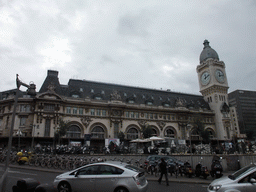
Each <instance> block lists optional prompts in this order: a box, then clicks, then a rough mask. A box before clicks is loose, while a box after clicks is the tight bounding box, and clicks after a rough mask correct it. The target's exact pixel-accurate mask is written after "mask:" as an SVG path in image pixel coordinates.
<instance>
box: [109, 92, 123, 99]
mask: <svg viewBox="0 0 256 192" xmlns="http://www.w3.org/2000/svg"><path fill="white" fill-rule="evenodd" d="M110 99H111V100H114V101H120V100H121V99H122V98H121V95H120V94H119V93H118V92H117V91H113V93H112V94H110Z"/></svg>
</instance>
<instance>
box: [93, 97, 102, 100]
mask: <svg viewBox="0 0 256 192" xmlns="http://www.w3.org/2000/svg"><path fill="white" fill-rule="evenodd" d="M94 99H96V100H101V99H102V98H101V97H100V96H96V97H94Z"/></svg>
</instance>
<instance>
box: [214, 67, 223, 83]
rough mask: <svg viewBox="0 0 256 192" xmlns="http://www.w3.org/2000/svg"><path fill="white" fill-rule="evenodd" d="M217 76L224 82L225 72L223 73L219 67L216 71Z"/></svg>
mask: <svg viewBox="0 0 256 192" xmlns="http://www.w3.org/2000/svg"><path fill="white" fill-rule="evenodd" d="M215 77H216V79H217V81H219V82H220V83H223V82H224V81H225V75H224V73H223V72H222V71H221V70H219V69H217V70H216V71H215Z"/></svg>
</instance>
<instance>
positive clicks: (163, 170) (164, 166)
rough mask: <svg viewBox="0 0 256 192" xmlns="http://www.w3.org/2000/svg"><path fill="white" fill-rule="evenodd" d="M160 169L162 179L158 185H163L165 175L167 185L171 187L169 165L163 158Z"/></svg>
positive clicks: (160, 178)
mask: <svg viewBox="0 0 256 192" xmlns="http://www.w3.org/2000/svg"><path fill="white" fill-rule="evenodd" d="M159 168H160V172H161V174H160V177H159V179H158V183H159V184H161V181H162V177H163V175H165V181H166V185H167V186H168V185H169V181H168V175H167V164H166V162H165V160H164V159H163V158H161V163H160V164H159Z"/></svg>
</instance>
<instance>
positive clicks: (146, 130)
mask: <svg viewBox="0 0 256 192" xmlns="http://www.w3.org/2000/svg"><path fill="white" fill-rule="evenodd" d="M141 132H142V134H143V137H144V139H146V138H149V137H151V136H152V134H153V130H152V127H151V126H150V125H147V124H145V125H143V126H142V127H141Z"/></svg>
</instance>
